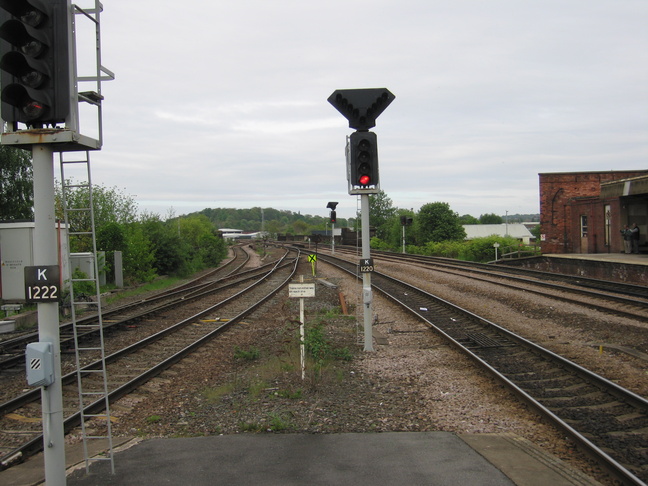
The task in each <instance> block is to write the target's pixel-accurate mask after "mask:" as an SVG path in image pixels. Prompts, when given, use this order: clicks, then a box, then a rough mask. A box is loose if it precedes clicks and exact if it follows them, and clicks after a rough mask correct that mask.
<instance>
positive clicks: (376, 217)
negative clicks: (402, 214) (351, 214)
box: [369, 191, 396, 240]
mask: <svg viewBox="0 0 648 486" xmlns="http://www.w3.org/2000/svg"><path fill="white" fill-rule="evenodd" d="M392 204H393V203H392V200H391V199H390V198H389V197H387V194H385V191H380V192H379V193H378V194H371V195H370V196H369V226H373V227H374V228H376V236H377V237H378V238H380V239H382V240H384V239H385V238H386V237H387V235H388V233H389V225H388V222H389V220H390V219H391V218H393V217H394V216H395V215H396V208H394V207H393V205H392Z"/></svg>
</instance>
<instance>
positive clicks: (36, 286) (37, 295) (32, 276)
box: [25, 265, 61, 303]
mask: <svg viewBox="0 0 648 486" xmlns="http://www.w3.org/2000/svg"><path fill="white" fill-rule="evenodd" d="M60 295H61V272H60V270H59V267H58V265H41V266H37V267H25V300H26V301H27V302H31V303H39V302H58V301H59V299H60Z"/></svg>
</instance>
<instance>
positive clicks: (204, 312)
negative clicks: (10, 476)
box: [0, 252, 299, 469]
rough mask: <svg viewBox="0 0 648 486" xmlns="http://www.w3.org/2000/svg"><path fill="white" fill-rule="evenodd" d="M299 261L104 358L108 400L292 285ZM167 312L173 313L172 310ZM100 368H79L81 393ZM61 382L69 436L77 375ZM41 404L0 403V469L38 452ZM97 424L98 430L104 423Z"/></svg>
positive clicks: (29, 399) (295, 256)
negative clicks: (81, 384)
mask: <svg viewBox="0 0 648 486" xmlns="http://www.w3.org/2000/svg"><path fill="white" fill-rule="evenodd" d="M291 255H292V256H291ZM298 260H299V253H298V252H286V254H285V255H284V256H283V258H282V259H280V260H279V261H278V262H276V263H275V264H274V265H273V268H271V269H266V270H265V271H264V272H263V273H262V274H261V275H259V274H257V275H256V276H255V277H254V278H253V282H252V283H250V284H248V285H246V286H245V288H243V289H240V290H238V291H236V292H235V293H234V294H233V295H231V296H229V297H227V298H225V299H223V300H220V301H218V302H216V303H213V304H210V305H208V306H205V305H204V304H203V305H201V306H200V307H201V308H200V309H199V310H198V311H197V312H195V313H193V314H192V315H191V316H189V317H186V318H183V319H181V320H179V321H177V322H174V323H173V324H172V325H169V326H167V327H166V328H165V329H164V330H162V331H160V332H157V333H155V334H153V335H151V336H149V337H147V338H145V339H142V340H140V341H138V342H136V343H134V344H131V345H129V346H126V347H124V348H122V349H120V350H118V351H115V352H113V353H111V354H110V355H108V356H107V357H106V366H107V371H108V376H109V378H110V385H109V399H110V401H114V400H117V399H119V398H121V397H122V396H124V395H126V394H128V393H130V392H132V391H133V390H135V389H136V388H137V387H139V386H141V385H142V384H143V383H146V382H147V381H148V380H150V379H151V378H153V377H154V376H156V375H158V374H159V373H161V372H162V371H164V370H165V369H167V368H169V367H170V366H172V365H173V364H174V363H176V362H178V361H180V360H181V359H182V358H184V357H186V356H187V355H189V354H191V353H192V352H194V351H195V350H196V349H198V348H199V347H200V346H202V345H203V344H205V343H206V342H208V341H209V340H211V339H213V338H215V337H216V336H218V335H219V334H220V333H222V332H223V331H224V330H225V329H227V328H228V327H229V326H231V325H233V324H235V323H237V322H240V321H241V320H242V319H244V318H245V317H246V316H247V315H249V314H250V313H251V312H253V311H254V310H255V309H257V308H258V307H259V306H260V305H262V304H263V303H264V302H266V301H267V300H268V299H269V298H271V297H272V296H273V295H275V294H276V293H277V292H278V291H279V290H280V289H281V288H283V287H284V286H285V285H286V284H287V283H288V282H289V281H290V279H291V278H292V277H293V275H294V273H295V271H296V268H297V262H298ZM193 305H197V304H195V303H194V304H193ZM169 312H170V313H172V314H175V313H176V311H175V310H174V309H170V310H169ZM223 316H226V317H223ZM158 318H160V319H161V318H162V317H158ZM99 366H101V365H100V363H99V362H92V363H88V364H86V365H85V366H84V367H83V368H82V374H83V380H84V383H83V387H84V390H85V389H86V388H87V389H88V390H91V389H92V387H93V386H94V384H93V380H94V379H95V378H94V377H95V376H96V373H92V370H94V369H97V368H98V367H99ZM61 380H62V383H63V396H64V415H65V424H64V428H65V430H66V433H67V432H69V431H70V430H72V429H73V428H74V427H76V426H77V425H78V424H79V422H80V412H79V411H78V408H79V405H78V392H77V382H76V372H72V373H68V374H66V375H65V376H63V377H61ZM98 390H99V388H98ZM39 401H40V390H39V389H35V390H31V391H28V392H26V393H23V394H21V395H20V396H17V397H14V398H13V399H11V400H7V401H6V402H4V403H2V404H0V469H4V468H6V467H10V466H11V465H12V464H14V463H16V462H20V461H22V460H24V459H25V458H26V457H29V456H30V455H32V454H34V453H36V452H38V451H40V450H42V447H43V444H42V434H41V430H42V425H41V422H40V416H41V414H40V406H39ZM104 402H105V401H104V398H103V396H102V395H98V396H97V400H96V401H95V402H94V403H92V404H90V405H89V406H87V407H86V409H85V410H84V413H86V414H89V413H92V414H100V413H101V412H102V410H101V409H102V407H103V404H104ZM96 426H97V427H98V428H101V427H102V424H101V423H98V424H96Z"/></svg>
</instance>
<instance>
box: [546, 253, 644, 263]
mask: <svg viewBox="0 0 648 486" xmlns="http://www.w3.org/2000/svg"><path fill="white" fill-rule="evenodd" d="M543 256H545V257H547V258H560V259H567V260H569V259H573V260H592V261H595V262H612V263H624V264H626V265H644V266H646V265H648V253H562V254H547V255H543Z"/></svg>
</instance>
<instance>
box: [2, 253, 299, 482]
mask: <svg viewBox="0 0 648 486" xmlns="http://www.w3.org/2000/svg"><path fill="white" fill-rule="evenodd" d="M296 252H297V257H296V258H295V259H294V260H292V261H289V262H287V263H285V264H284V260H286V258H287V256H288V252H287V253H286V254H285V255H284V256H283V258H282V259H281V260H279V261H278V262H277V263H276V264H274V266H273V268H272V269H271V270H270V271H268V272H267V273H266V274H264V276H261V277H259V278H258V279H257V280H256V281H255V282H254V283H252V284H251V285H250V286H248V287H246V288H245V289H243V290H241V291H240V292H237V293H236V294H234V295H232V296H230V297H228V298H227V299H225V300H224V301H221V302H219V303H217V304H215V305H213V306H210V307H208V308H206V309H203V310H202V311H200V312H198V313H197V314H195V315H193V316H191V317H188V318H186V319H183V320H182V321H180V322H178V323H176V324H175V325H174V326H172V327H171V328H168V329H165V330H163V331H160V332H158V333H156V334H154V335H152V336H149V337H148V338H145V339H143V340H141V341H139V342H137V343H135V344H133V345H131V346H129V347H127V348H124V349H122V350H120V351H117V352H116V353H113V354H111V355H110V356H107V357H106V358H105V360H106V363H107V364H108V363H113V362H115V361H117V359H119V358H121V357H124V356H127V355H130V354H132V353H133V352H136V351H137V350H139V349H141V348H143V347H145V346H146V345H148V344H150V343H152V342H155V341H157V340H159V339H161V338H162V337H164V336H165V335H167V334H169V333H171V332H173V331H172V329H177V328H179V327H185V326H187V325H188V324H190V323H192V322H195V321H196V320H198V319H201V318H202V317H204V316H205V315H208V314H210V313H211V312H213V311H214V310H216V309H218V308H220V307H222V306H224V305H225V304H226V303H229V302H231V301H234V300H236V299H237V298H239V297H241V296H243V295H245V294H246V293H247V292H249V291H250V290H252V289H254V288H256V287H257V286H260V285H262V284H264V283H267V281H268V278H269V277H270V276H271V275H272V274H273V273H275V272H276V271H277V270H279V269H281V268H284V267H286V266H289V265H292V269H291V270H290V272H289V275H288V277H287V278H285V279H284V280H282V281H281V282H279V283H278V284H277V285H275V286H274V288H273V289H271V291H270V292H268V293H267V294H266V295H265V296H264V297H262V298H261V299H259V300H258V301H257V302H255V303H254V304H253V305H251V306H249V307H248V308H246V309H244V310H243V311H241V312H240V313H239V314H238V315H236V316H234V317H232V318H231V319H229V320H228V321H227V322H224V323H223V324H222V325H220V326H218V327H217V328H216V329H213V330H212V331H210V332H209V333H208V334H206V335H204V336H202V337H201V338H200V339H198V340H196V341H194V342H193V343H191V344H189V345H188V346H186V347H185V348H183V349H182V350H180V351H178V352H176V353H174V354H173V355H172V356H170V357H168V358H166V359H165V360H163V361H161V362H159V363H158V364H157V365H155V366H153V367H151V368H149V369H148V370H146V371H145V372H144V373H141V374H140V375H138V376H137V377H135V378H132V379H131V380H129V381H128V382H127V383H124V384H122V385H121V386H119V387H118V388H116V389H114V390H112V391H110V392H109V393H108V398H109V402H110V403H112V402H114V401H115V400H118V399H119V398H121V397H123V396H124V395H127V394H128V393H130V392H131V391H133V390H134V389H136V388H137V387H139V386H141V385H142V384H144V383H146V382H147V381H149V380H150V379H151V378H153V377H155V376H157V375H159V374H160V373H161V372H162V371H164V370H166V369H167V368H169V367H170V366H172V365H173V364H175V363H177V362H178V361H180V360H181V359H182V358H184V357H186V356H187V355H189V354H191V353H192V352H193V351H195V350H196V349H198V348H199V347H201V346H202V345H204V344H205V343H207V342H208V341H210V340H211V339H213V338H214V337H216V336H217V335H219V334H221V333H222V332H223V331H224V330H225V329H227V328H229V327H230V326H232V325H233V324H235V323H237V322H240V321H241V320H242V319H244V318H245V317H246V316H248V315H249V314H250V313H252V312H253V311H255V310H256V309H258V308H259V307H260V306H262V305H263V304H264V303H265V302H267V301H268V300H269V299H270V298H272V297H273V296H274V295H276V294H277V293H278V292H279V291H281V289H282V288H284V287H285V286H286V285H287V284H288V283H289V282H290V280H291V279H292V278H293V277H294V275H295V273H296V271H297V266H298V263H299V257H300V254H301V253H300V251H299V250H296ZM97 366H100V361H95V362H94V363H91V364H89V365H87V366H85V367H84V368H83V369H82V370H88V372H89V371H90V370H92V369H95V368H96V367H97ZM69 377H72V378H75V377H76V371H75V372H73V373H70V374H68V375H66V376H65V378H66V379H69ZM34 392H37V393H38V394H40V390H39V389H36V390H32V392H28V394H33V393H34ZM104 403H105V400H104V398H103V397H102V398H100V399H98V400H96V401H95V402H93V403H91V404H90V405H88V406H87V407H85V408H84V410H83V413H85V414H97V413H100V412H102V411H103V405H104ZM80 421H81V411H79V412H76V413H74V414H72V415H70V416H69V417H67V418H66V419H65V420H64V430H65V433H68V432H69V431H71V430H72V429H73V428H74V427H77V426H78V425H79V424H80ZM41 450H43V436H42V435H39V436H37V437H35V438H33V439H31V440H30V441H28V442H26V443H24V444H23V445H21V446H20V447H18V448H16V449H14V450H13V451H11V452H10V453H8V454H6V455H5V456H4V457H1V458H0V470H2V469H6V468H8V467H10V466H11V465H13V464H15V463H17V462H21V461H23V460H25V459H26V458H27V457H29V456H31V455H33V454H36V453H38V452H40V451H41Z"/></svg>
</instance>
